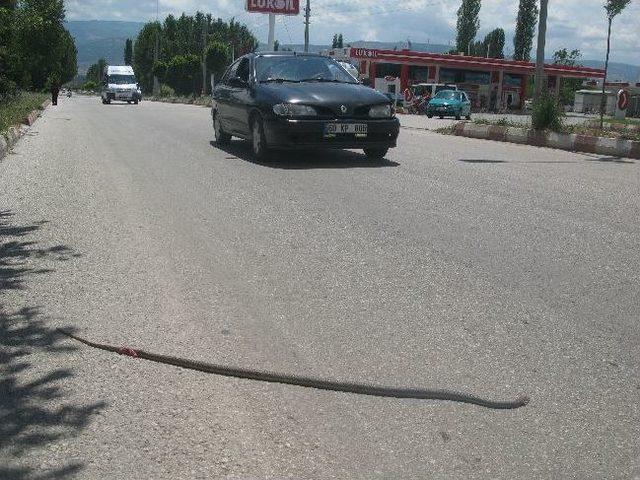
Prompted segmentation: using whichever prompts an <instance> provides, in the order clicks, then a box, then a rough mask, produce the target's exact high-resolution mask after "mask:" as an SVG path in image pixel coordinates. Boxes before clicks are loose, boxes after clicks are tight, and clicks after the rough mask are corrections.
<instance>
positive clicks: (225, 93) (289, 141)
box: [211, 52, 400, 159]
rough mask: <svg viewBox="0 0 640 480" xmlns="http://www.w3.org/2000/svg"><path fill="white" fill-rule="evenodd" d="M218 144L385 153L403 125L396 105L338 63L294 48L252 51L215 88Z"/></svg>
mask: <svg viewBox="0 0 640 480" xmlns="http://www.w3.org/2000/svg"><path fill="white" fill-rule="evenodd" d="M211 117H212V121H213V128H214V131H215V138H216V142H217V143H218V144H219V145H224V144H226V143H228V142H229V141H230V140H231V137H232V136H235V137H239V138H243V139H246V140H251V142H252V148H253V154H254V156H255V157H256V158H258V159H260V158H263V157H264V156H265V155H266V153H267V151H268V150H269V149H298V148H361V149H363V150H364V152H365V154H366V155H367V156H368V157H369V158H375V159H380V158H383V157H384V156H385V155H386V153H387V151H388V149H389V148H392V147H395V146H396V141H397V138H398V134H399V131H400V123H399V122H398V119H397V118H395V115H394V112H393V108H392V106H391V102H390V101H389V99H388V98H387V97H385V96H384V95H383V94H381V93H380V92H377V91H375V90H373V89H372V88H368V87H365V86H364V85H361V84H360V83H358V81H357V80H355V79H354V78H353V77H352V76H351V75H350V74H349V73H347V72H346V71H345V69H344V68H342V67H341V66H340V65H339V64H338V63H337V62H336V61H335V60H333V59H331V58H328V57H323V56H320V55H317V54H299V53H293V52H274V53H250V54H248V55H245V56H243V57H240V58H239V59H238V60H236V62H235V63H233V65H231V66H230V67H229V69H228V70H227V71H226V73H225V74H224V76H223V77H222V79H221V80H220V83H219V84H218V85H216V86H215V88H214V90H213V106H212V108H211Z"/></svg>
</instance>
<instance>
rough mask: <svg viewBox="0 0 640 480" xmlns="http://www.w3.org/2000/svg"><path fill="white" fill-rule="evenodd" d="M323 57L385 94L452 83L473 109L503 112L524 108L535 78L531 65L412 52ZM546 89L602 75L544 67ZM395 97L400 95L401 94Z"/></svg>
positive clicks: (346, 52)
mask: <svg viewBox="0 0 640 480" xmlns="http://www.w3.org/2000/svg"><path fill="white" fill-rule="evenodd" d="M327 54H328V55H329V56H331V57H333V58H336V59H338V60H343V61H348V62H351V63H353V64H356V65H357V66H358V69H359V72H360V76H361V78H363V79H364V78H368V79H369V81H370V84H371V86H372V87H374V88H376V89H377V90H380V91H382V92H384V93H387V92H390V93H394V91H397V87H398V86H399V88H400V92H404V91H405V89H406V88H408V87H410V86H411V85H413V84H416V83H444V84H454V85H457V87H458V88H459V89H460V90H464V91H465V92H467V94H468V95H469V97H470V99H471V101H472V105H473V107H474V108H476V109H483V108H488V107H489V105H490V104H491V102H492V99H493V102H494V103H495V102H496V100H497V99H500V100H501V103H499V104H497V105H502V106H503V107H504V108H512V109H521V108H523V106H524V100H525V96H526V88H527V83H528V80H529V78H530V77H532V76H533V75H534V74H535V63H530V62H519V61H514V60H504V59H496V58H484V57H472V56H467V55H448V54H436V53H425V52H416V51H411V50H374V49H367V48H354V47H350V48H340V49H333V50H329V51H328V52H327ZM545 75H546V77H547V82H548V88H549V90H550V91H551V92H552V93H554V94H555V95H556V96H558V94H559V92H560V86H561V82H562V79H565V78H577V79H584V80H587V79H601V78H604V70H601V69H596V68H587V67H569V66H564V65H555V64H554V65H550V64H546V65H545ZM400 92H398V93H400Z"/></svg>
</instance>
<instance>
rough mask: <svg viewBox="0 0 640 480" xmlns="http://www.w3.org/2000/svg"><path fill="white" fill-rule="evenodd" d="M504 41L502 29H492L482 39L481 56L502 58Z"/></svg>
mask: <svg viewBox="0 0 640 480" xmlns="http://www.w3.org/2000/svg"><path fill="white" fill-rule="evenodd" d="M504 43H505V36H504V30H503V29H501V28H496V29H495V30H492V31H491V32H489V33H488V34H487V36H486V37H484V41H483V42H482V44H483V47H484V51H483V54H482V56H486V57H488V58H504Z"/></svg>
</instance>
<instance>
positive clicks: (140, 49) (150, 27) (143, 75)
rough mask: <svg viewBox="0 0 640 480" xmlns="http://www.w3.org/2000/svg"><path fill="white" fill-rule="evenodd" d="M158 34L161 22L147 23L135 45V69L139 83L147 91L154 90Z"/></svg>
mask: <svg viewBox="0 0 640 480" xmlns="http://www.w3.org/2000/svg"><path fill="white" fill-rule="evenodd" d="M156 34H158V35H160V24H159V23H157V22H150V23H147V24H146V25H145V26H144V27H142V30H141V31H140V33H139V34H138V38H136V42H135V44H134V47H133V69H134V71H135V72H136V77H137V79H138V83H140V86H141V87H142V89H143V90H144V91H145V92H150V91H151V90H153V66H154V63H155V47H156ZM160 38H162V37H160Z"/></svg>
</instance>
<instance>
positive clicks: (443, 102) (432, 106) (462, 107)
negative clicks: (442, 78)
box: [427, 90, 471, 120]
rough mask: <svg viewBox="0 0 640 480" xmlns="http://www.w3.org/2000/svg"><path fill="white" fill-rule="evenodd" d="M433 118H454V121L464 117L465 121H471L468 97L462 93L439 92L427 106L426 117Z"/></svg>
mask: <svg viewBox="0 0 640 480" xmlns="http://www.w3.org/2000/svg"><path fill="white" fill-rule="evenodd" d="M434 116H438V117H440V118H444V117H455V119H456V120H460V118H461V117H466V119H467V120H471V101H470V100H469V97H468V95H467V94H466V93H465V92H462V91H455V90H441V91H440V92H438V93H437V94H436V96H435V97H433V98H432V99H431V100H430V101H429V105H428V106H427V117H429V118H432V117H434Z"/></svg>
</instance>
